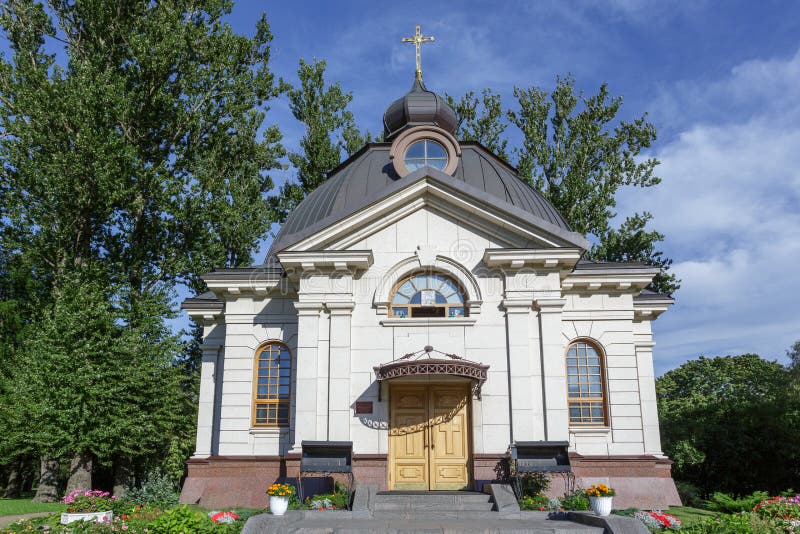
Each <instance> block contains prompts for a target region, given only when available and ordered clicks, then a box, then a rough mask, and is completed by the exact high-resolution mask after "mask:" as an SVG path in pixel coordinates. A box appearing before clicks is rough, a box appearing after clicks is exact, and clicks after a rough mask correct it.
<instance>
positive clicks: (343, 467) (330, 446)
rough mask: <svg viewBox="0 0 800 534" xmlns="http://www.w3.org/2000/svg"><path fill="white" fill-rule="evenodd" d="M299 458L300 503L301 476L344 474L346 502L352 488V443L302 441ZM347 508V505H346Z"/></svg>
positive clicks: (301, 496)
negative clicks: (345, 476) (301, 452)
mask: <svg viewBox="0 0 800 534" xmlns="http://www.w3.org/2000/svg"><path fill="white" fill-rule="evenodd" d="M301 447H302V449H303V454H302V457H301V458H300V473H299V474H298V476H297V488H298V492H299V493H300V495H299V497H300V502H302V501H303V484H302V480H301V479H302V477H303V475H312V474H315V475H326V476H330V475H333V474H335V473H344V474H346V475H347V481H348V483H347V496H348V502H349V498H350V494H351V492H352V488H353V481H354V479H353V442H352V441H303V442H301ZM348 508H349V504H348Z"/></svg>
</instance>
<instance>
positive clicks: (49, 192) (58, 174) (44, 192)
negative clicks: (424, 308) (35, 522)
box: [0, 0, 285, 478]
mask: <svg viewBox="0 0 800 534" xmlns="http://www.w3.org/2000/svg"><path fill="white" fill-rule="evenodd" d="M231 5H232V4H231V2H230V1H229V0H209V1H207V2H204V3H203V4H202V6H198V5H197V4H196V3H194V2H189V1H188V0H186V1H184V0H175V1H172V2H155V3H154V2H148V1H146V0H135V1H130V2H122V3H120V2H114V1H111V0H101V1H97V2H90V3H86V2H75V1H56V0H52V1H51V2H49V3H48V6H47V9H45V7H44V6H43V5H41V4H40V3H37V2H34V1H33V0H11V1H9V2H6V3H5V4H4V5H3V6H2V8H1V10H0V26H2V29H3V31H4V34H5V37H6V38H7V40H8V42H9V43H10V48H11V50H12V53H11V55H10V56H9V57H8V58H2V59H1V60H0V132H1V133H2V137H0V162H1V163H2V168H1V170H0V191H2V193H3V195H2V199H0V203H1V204H0V207H1V208H2V215H3V217H2V218H0V225H2V230H3V232H2V234H0V235H2V240H3V250H8V251H11V254H13V255H16V256H20V257H21V258H22V261H23V262H24V263H25V264H26V265H28V266H29V267H30V269H31V271H32V272H33V273H35V277H36V278H37V279H38V280H40V281H42V282H43V283H44V284H45V285H46V288H47V290H46V292H47V293H48V294H49V295H51V297H50V302H51V303H50V304H49V305H47V306H44V307H43V308H42V309H41V313H40V314H39V315H38V316H37V319H36V320H37V321H39V323H40V324H37V325H35V327H34V328H31V329H29V332H30V335H31V339H30V343H28V344H26V347H25V348H24V351H25V354H24V355H22V356H21V357H20V358H19V359H18V360H19V362H24V363H25V365H30V364H32V363H37V365H38V368H40V369H44V368H47V363H48V359H53V361H52V362H51V363H52V364H53V365H54V368H58V364H59V362H60V360H59V358H65V356H63V354H67V353H68V352H67V349H66V348H64V350H63V351H62V352H61V354H62V355H59V354H58V353H56V352H53V353H50V352H48V351H47V350H45V349H44V347H46V346H47V345H48V343H50V342H52V341H53V339H52V336H53V335H54V334H53V328H54V327H53V326H52V324H55V323H53V321H56V322H57V321H58V320H60V319H58V315H57V314H56V313H55V310H56V309H57V307H58V306H65V305H66V304H65V303H64V302H62V301H63V298H64V297H63V295H67V294H69V291H72V288H71V287H66V286H65V285H64V284H73V283H80V284H84V285H85V287H83V288H82V289H83V290H85V291H84V293H80V294H79V295H75V296H74V298H78V297H80V298H81V299H83V300H82V301H85V304H86V310H85V311H86V313H90V312H92V310H94V312H96V315H90V316H87V317H86V318H85V322H86V323H87V324H97V326H98V328H97V333H96V334H92V333H90V332H86V335H87V336H90V338H91V339H95V338H96V336H97V335H101V334H102V335H103V336H104V339H103V340H102V342H101V340H99V339H96V343H97V347H100V348H98V349H97V351H96V356H93V357H92V359H91V362H92V365H91V367H87V366H83V367H77V368H76V369H75V370H76V372H78V373H88V372H89V370H91V371H92V372H93V373H95V374H94V375H86V374H84V375H79V376H78V377H77V379H76V380H65V381H63V383H62V382H51V383H49V387H50V388H51V389H53V391H49V392H42V396H47V395H51V394H53V395H56V394H58V395H61V397H62V398H63V399H71V398H72V395H73V394H74V393H75V391H76V388H78V387H79V384H80V383H81V381H86V380H90V379H91V378H92V376H106V374H111V373H112V372H113V371H114V369H113V368H114V367H120V368H123V369H125V370H126V373H124V374H120V375H119V380H120V381H121V382H120V386H119V387H120V388H122V390H124V391H125V392H130V394H131V395H133V396H127V397H124V398H125V399H126V401H127V402H126V405H125V406H123V405H122V404H120V403H110V404H108V405H107V406H108V409H110V410H112V409H113V410H117V411H115V412H114V413H113V414H111V415H109V417H112V416H113V417H114V424H113V425H112V426H111V427H110V429H108V430H107V435H106V434H104V435H99V434H97V433H88V434H87V436H90V441H91V443H90V442H89V441H87V439H84V438H81V439H78V437H77V436H78V434H79V432H76V430H75V429H76V428H77V427H78V426H77V425H79V424H80V423H79V422H77V421H76V422H75V423H74V425H73V426H72V427H68V430H69V432H67V431H66V430H65V431H64V432H66V434H63V435H62V434H58V432H57V431H56V429H54V428H49V429H46V430H47V432H51V433H53V434H54V435H57V436H61V438H63V439H61V438H59V439H56V440H55V441H54V442H53V443H54V445H53V446H51V447H50V448H48V449H47V451H46V452H48V454H58V455H59V456H61V457H62V458H63V459H70V457H71V459H72V460H73V462H72V463H73V464H75V465H80V464H81V463H83V464H86V462H81V461H79V460H81V456H82V455H85V454H88V453H91V454H92V455H95V456H96V457H97V458H98V459H99V460H100V461H104V462H107V461H111V457H115V456H118V455H120V454H122V455H135V454H138V453H139V452H141V451H142V450H143V449H141V448H140V447H139V446H138V445H136V444H135V441H136V440H137V439H139V435H138V432H139V431H138V430H137V425H139V423H140V421H137V418H136V417H133V416H132V415H131V414H132V413H133V412H136V413H141V414H142V417H145V416H150V417H153V418H156V419H159V418H164V417H167V414H165V413H164V412H163V410H160V409H158V410H157V411H152V410H156V409H157V407H155V406H153V405H152V404H151V403H149V399H148V398H146V397H147V395H151V394H153V393H154V392H153V391H152V390H150V389H149V388H139V387H138V386H139V383H140V381H141V380H143V379H145V377H147V376H155V375H157V374H158V373H159V372H160V366H161V365H163V362H165V361H166V362H170V363H172V362H174V360H175V356H176V354H177V353H178V350H179V349H180V348H181V345H180V343H179V342H178V340H177V339H175V338H174V337H173V336H170V335H167V334H166V329H165V324H166V323H165V320H166V319H168V318H169V317H170V314H171V313H172V312H171V310H170V308H171V299H172V297H173V288H174V287H175V284H177V283H184V284H187V285H189V286H190V287H193V288H195V289H198V290H199V289H202V282H201V281H200V280H199V278H198V276H199V274H202V273H203V272H207V271H208V270H211V269H212V268H213V267H215V266H218V267H232V266H238V265H241V264H244V263H249V262H250V260H251V254H252V251H253V249H254V248H255V246H256V244H257V242H258V241H259V240H260V239H261V238H263V236H264V235H265V234H266V233H267V232H268V229H269V227H270V225H271V224H272V222H273V221H274V219H275V216H274V211H273V210H272V209H271V203H270V201H269V198H268V196H267V191H269V190H271V189H272V187H273V183H272V180H271V178H270V176H269V171H270V170H272V169H276V168H278V167H280V163H279V159H280V158H281V157H283V155H284V154H285V153H284V151H283V148H282V147H281V146H280V144H279V141H280V133H279V131H278V129H277V128H276V127H275V126H268V125H267V126H266V127H264V126H265V125H264V122H265V112H266V110H267V109H268V108H267V106H266V102H267V101H268V100H270V99H272V98H273V97H275V96H276V95H277V92H278V89H277V87H276V86H275V83H274V82H275V80H274V77H273V75H272V73H271V72H270V70H269V66H268V62H269V53H270V46H269V44H270V41H271V39H272V35H271V33H270V30H269V26H268V24H267V22H266V19H265V18H264V17H262V18H261V19H260V20H259V21H257V23H256V31H255V34H254V36H253V37H252V38H248V37H246V36H242V35H238V34H235V33H234V32H233V31H232V30H231V28H230V27H229V26H228V25H227V24H226V23H224V22H223V18H224V17H225V16H226V15H227V14H228V13H229V12H230V9H231ZM56 27H57V28H58V30H56ZM48 42H49V43H59V46H63V49H64V52H65V54H66V57H67V60H66V62H65V64H63V65H61V64H58V63H57V62H56V59H55V55H54V54H52V53H50V52H49V51H48V50H52V48H49V47H46V46H45V44H46V43H48ZM96 283H100V287H102V290H101V289H100V287H98V286H97V285H96ZM90 304H91V305H90ZM107 306H111V307H112V308H111V310H109V309H107V308H106V307H107ZM100 309H103V310H105V311H104V312H103V313H105V315H102V314H100V311H98V310H100ZM79 311H80V310H76V311H75V316H74V319H73V320H74V321H75V322H76V323H79V322H81V320H82V319H80V316H79V315H78V312H79ZM101 317H105V319H103V321H105V322H103V321H101ZM109 321H110V323H109ZM48 325H50V326H48ZM100 326H103V327H102V328H100ZM92 336H94V337H92ZM76 339H77V338H76ZM120 342H124V343H127V344H128V348H122V347H120V346H119V343H120ZM112 347H113V350H112ZM133 347H135V350H136V353H135V354H131V355H130V357H131V359H130V361H131V365H138V366H140V367H136V368H133V367H129V366H119V362H118V358H119V357H120V354H123V355H124V354H126V351H127V350H129V349H130V348H133ZM106 349H107V351H106ZM100 355H102V357H101V356H100ZM189 367H190V366H189ZM14 373H15V374H14V376H18V377H24V376H25V375H24V373H22V371H21V370H20V369H15V370H14ZM20 379H21V378H20ZM32 383H34V384H39V387H41V388H44V387H45V383H44V382H41V381H39V382H32ZM157 383H158V384H159V385H160V386H163V387H164V388H166V389H165V390H164V391H163V392H162V393H161V394H160V395H156V398H157V397H158V396H161V397H162V398H166V399H169V398H172V396H171V395H172V392H173V390H172V389H170V388H178V389H176V390H175V391H177V392H179V393H181V394H182V395H184V402H180V403H177V404H176V405H175V406H174V410H175V411H176V412H177V413H180V411H181V410H183V411H185V412H187V411H188V413H192V412H193V410H194V403H193V402H192V400H193V397H192V395H193V393H192V390H191V388H183V389H181V388H180V383H173V382H171V381H166V382H164V381H161V382H157ZM191 383H192V378H191V377H187V378H186V380H184V381H183V382H182V384H184V385H186V384H191ZM13 386H14V387H22V385H21V384H13ZM87 391H88V392H89V393H92V394H94V393H98V392H97V391H95V390H93V389H91V390H87ZM29 394H30V395H35V392H29ZM132 406H136V407H137V409H136V410H132V409H131V408H132ZM148 410H151V411H150V412H148ZM169 417H170V418H169V419H163V421H164V422H167V423H169V422H171V424H173V426H172V427H170V428H171V429H172V430H171V431H170V432H166V433H163V432H162V433H161V438H162V439H163V443H162V444H161V445H160V446H159V447H151V448H150V450H151V451H152V452H151V453H152V454H154V455H158V454H160V452H159V451H160V449H164V450H166V448H168V447H169V444H170V440H171V439H172V438H173V437H174V434H175V433H176V432H177V433H179V434H180V435H182V436H185V437H186V439H192V438H190V437H189V436H190V434H191V431H190V430H188V429H189V428H191V425H192V424H193V421H190V422H189V423H188V425H187V424H185V423H180V425H179V426H177V427H176V426H175V425H176V424H177V423H175V420H174V418H172V415H169ZM183 419H185V418H183ZM42 420H43V421H49V423H48V424H54V423H53V420H52V419H47V418H44V419H42ZM63 422H64V421H60V423H63ZM154 424H156V423H154ZM158 424H160V423H158ZM143 428H148V427H147V426H144V427H143ZM159 428H162V427H159ZM44 431H45V430H44V429H43V430H42V432H44ZM17 432H18V433H24V432H25V428H24V427H22V428H18V429H17ZM64 436H70V437H69V439H67V438H65V437H64ZM2 439H3V440H11V439H13V438H12V437H11V436H4V437H3V438H2ZM40 443H44V441H41V442H40ZM143 443H146V441H145V442H143ZM56 444H57V445H56ZM150 445H152V443H150ZM42 452H45V451H42ZM76 461H77V462H76ZM83 475H84V478H85V473H84V474H83Z"/></svg>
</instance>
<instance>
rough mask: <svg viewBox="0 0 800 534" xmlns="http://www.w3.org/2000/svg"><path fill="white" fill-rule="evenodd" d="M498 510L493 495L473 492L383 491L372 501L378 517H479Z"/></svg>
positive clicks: (373, 509) (374, 513)
mask: <svg viewBox="0 0 800 534" xmlns="http://www.w3.org/2000/svg"><path fill="white" fill-rule="evenodd" d="M496 509H497V508H496V507H495V503H494V500H493V499H492V496H491V495H488V494H486V493H478V492H472V491H452V492H450V491H447V492H442V491H431V492H428V491H418V492H416V491H415V492H383V491H382V492H378V493H377V494H376V495H375V497H374V501H373V502H372V513H373V516H374V517H375V518H376V519H377V518H384V519H470V518H475V519H477V518H484V517H487V512H489V513H490V512H491V511H492V510H496ZM489 515H491V514H489Z"/></svg>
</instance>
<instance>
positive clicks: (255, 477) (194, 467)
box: [181, 456, 286, 508]
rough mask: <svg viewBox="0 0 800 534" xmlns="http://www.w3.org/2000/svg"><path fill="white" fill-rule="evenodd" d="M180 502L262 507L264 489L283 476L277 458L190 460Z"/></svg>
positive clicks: (215, 505)
mask: <svg viewBox="0 0 800 534" xmlns="http://www.w3.org/2000/svg"><path fill="white" fill-rule="evenodd" d="M187 464H188V467H189V474H188V476H187V477H186V481H185V482H184V483H183V490H182V491H181V502H182V503H186V504H197V505H199V506H202V507H204V508H231V507H236V506H238V507H244V508H264V507H266V506H267V494H266V491H267V487H268V486H269V485H270V484H272V483H273V482H275V481H276V480H278V479H279V478H280V477H281V476H285V474H286V468H285V466H284V465H283V459H282V458H281V457H280V456H211V457H209V458H204V459H193V458H190V459H189V461H188V462H187Z"/></svg>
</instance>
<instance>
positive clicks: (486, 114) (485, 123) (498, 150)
mask: <svg viewBox="0 0 800 534" xmlns="http://www.w3.org/2000/svg"><path fill="white" fill-rule="evenodd" d="M445 96H446V98H447V103H448V104H449V105H450V107H452V108H453V110H454V111H455V112H456V117H458V123H457V124H456V137H457V138H458V139H460V140H461V141H477V142H479V143H481V144H482V145H483V146H485V147H486V148H488V149H489V150H491V151H492V152H493V153H494V154H497V155H498V156H500V157H501V158H503V159H506V160H507V159H508V153H507V148H508V139H505V138H504V137H503V135H504V133H505V130H506V128H507V127H508V124H507V123H506V122H505V121H504V118H505V113H504V112H503V104H502V99H501V97H500V95H498V94H497V93H494V92H492V90H491V89H484V90H483V91H481V97H480V99H479V98H478V97H476V96H475V92H474V91H469V92H468V93H467V94H465V95H464V96H462V97H461V98H460V99H459V100H458V101H456V99H455V98H454V97H452V96H451V95H445Z"/></svg>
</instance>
